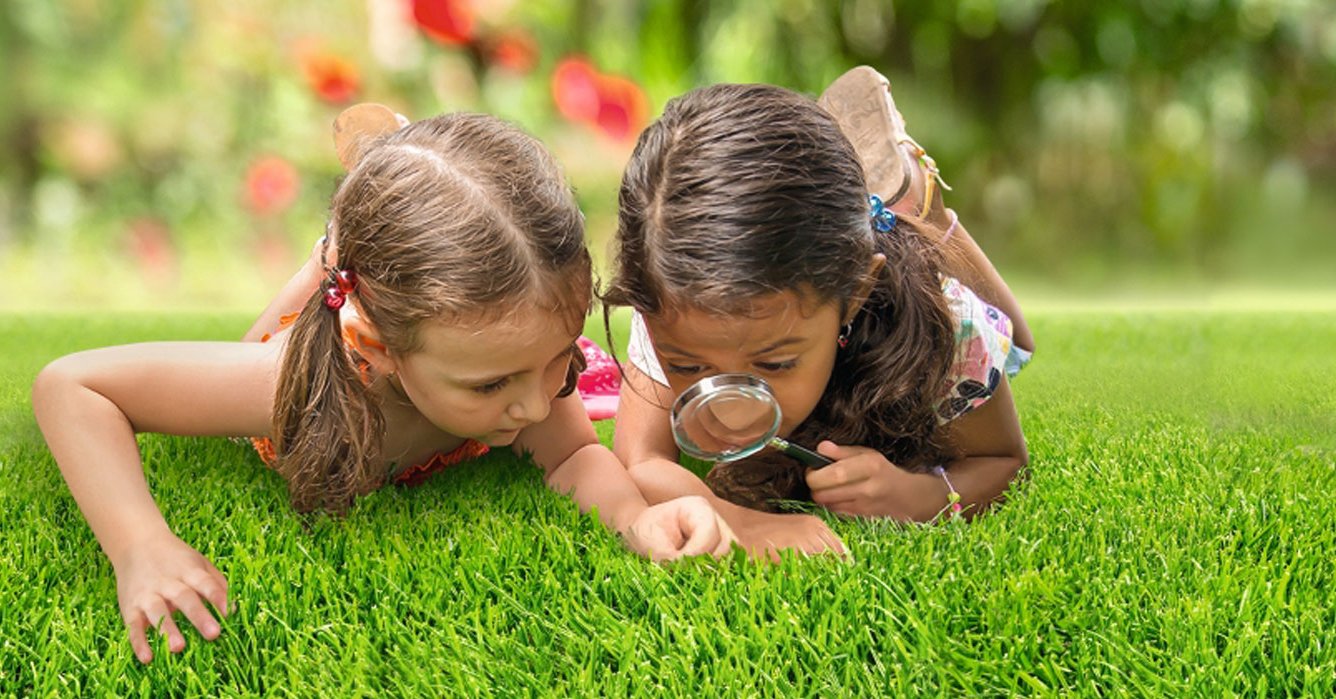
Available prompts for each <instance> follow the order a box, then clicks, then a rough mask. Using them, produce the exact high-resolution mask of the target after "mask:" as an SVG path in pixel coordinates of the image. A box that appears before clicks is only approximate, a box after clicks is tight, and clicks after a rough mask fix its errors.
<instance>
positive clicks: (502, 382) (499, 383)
mask: <svg viewBox="0 0 1336 699" xmlns="http://www.w3.org/2000/svg"><path fill="white" fill-rule="evenodd" d="M508 383H510V377H509V376H507V377H505V378H502V379H497V380H496V381H493V382H491V383H485V384H482V385H479V386H474V387H473V392H474V393H481V394H483V395H487V394H488V393H496V392H497V391H500V390H501V389H503V388H505V387H506V384H508Z"/></svg>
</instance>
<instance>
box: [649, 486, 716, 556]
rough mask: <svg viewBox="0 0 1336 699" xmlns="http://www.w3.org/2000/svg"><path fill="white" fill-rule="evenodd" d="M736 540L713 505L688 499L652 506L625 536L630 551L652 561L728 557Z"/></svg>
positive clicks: (696, 499)
mask: <svg viewBox="0 0 1336 699" xmlns="http://www.w3.org/2000/svg"><path fill="white" fill-rule="evenodd" d="M735 541H737V537H735V536H734V535H733V530H732V529H731V528H730V527H729V526H728V523H727V522H725V521H724V518H723V517H721V516H719V513H718V512H716V511H715V509H714V508H713V507H711V506H710V503H709V502H707V501H706V500H705V498H703V497H700V496H699V495H688V496H684V497H680V498H675V499H673V500H669V501H667V502H662V503H659V504H658V505H651V506H650V507H647V508H645V511H644V512H641V513H640V516H638V517H636V519H635V521H634V522H632V524H631V527H630V528H629V529H628V530H627V532H626V543H627V545H628V546H630V547H631V550H633V551H635V552H636V553H639V554H641V555H642V556H647V557H648V558H649V559H650V560H652V561H671V560H673V559H675V558H681V557H683V556H699V555H702V554H709V555H711V556H715V557H719V556H723V555H725V554H727V553H728V552H729V551H730V550H731V549H732V548H733V543H734V542H735Z"/></svg>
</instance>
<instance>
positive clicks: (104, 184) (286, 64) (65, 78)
mask: <svg viewBox="0 0 1336 699" xmlns="http://www.w3.org/2000/svg"><path fill="white" fill-rule="evenodd" d="M0 7H2V8H3V9H0V74H2V75H3V76H4V90H3V96H2V97H0V142H3V144H4V145H3V148H4V157H3V158H0V308H3V309H26V310H43V309H69V308H81V309H86V308H99V307H105V308H175V307H181V308H201V307H211V308H215V309H217V308H223V309H243V308H245V309H254V310H257V311H258V309H259V308H260V307H261V306H262V305H263V303H264V302H265V301H266V300H267V298H268V297H269V295H270V294H272V293H273V292H274V291H275V290H276V289H277V288H278V286H279V285H280V284H281V283H282V282H283V281H284V280H285V279H286V278H287V276H288V275H289V274H290V273H291V272H292V271H294V270H295V269H296V267H297V266H298V264H299V263H300V261H301V260H302V259H303V258H304V257H305V255H306V254H307V252H308V251H309V249H310V246H311V244H312V242H313V241H314V240H315V239H316V238H317V237H318V236H319V235H320V234H321V232H322V229H323V221H324V214H325V210H326V207H327V204H328V199H329V196H330V194H331V192H332V191H333V188H334V185H335V183H336V181H337V178H338V176H339V173H340V169H339V165H338V161H337V160H336V159H335V157H334V151H333V147H332V143H331V139H330V124H331V122H332V120H333V118H334V117H335V116H336V115H337V114H338V113H339V111H341V110H342V109H343V108H344V107H345V106H347V105H349V104H353V103H356V102H360V101H377V102H383V103H386V104H388V105H390V106H392V107H394V108H395V109H396V110H398V111H400V112H402V113H404V114H407V115H409V116H410V117H413V118H421V117H425V116H429V115H431V114H434V113H437V112H440V111H450V110H478V111H486V112H491V113H495V114H498V115H500V116H503V117H506V118H508V119H511V120H513V121H515V122H518V123H519V124H521V125H522V126H523V127H524V128H525V129H527V130H528V131H530V132H532V133H534V134H535V135H537V136H539V137H540V138H542V139H543V140H544V141H545V142H547V143H548V144H549V145H550V147H551V148H552V149H553V150H554V152H556V154H557V156H558V158H559V159H560V160H561V161H562V162H563V163H564V165H565V166H566V168H567V171H568V174H569V176H570V179H571V180H572V182H573V184H574V185H575V187H576V188H577V191H578V194H579V197H580V202H581V205H582V207H583V208H584V210H585V212H586V214H587V216H588V220H589V232H590V237H591V247H592V248H593V249H594V252H595V254H596V256H598V257H600V258H603V257H604V256H605V250H606V241H607V239H608V237H609V235H610V233H611V231H612V229H613V227H614V225H615V218H616V185H617V182H618V179H619V176H620V172H621V168H622V166H623V164H624V163H625V160H626V157H627V155H628V154H629V151H630V147H631V145H632V144H633V142H634V138H635V135H636V133H638V131H639V130H640V129H641V128H642V127H643V126H644V124H645V123H646V122H647V121H648V120H649V119H651V118H653V117H654V116H655V115H657V114H658V113H659V112H660V111H661V110H662V108H663V105H664V103H665V102H666V101H667V100H668V99H670V98H671V97H673V96H674V95H677V94H680V93H682V92H684V91H686V90H688V89H691V88H692V87H696V86H700V85H705V84H709V83H713V82H720V81H735V82H768V83H775V84H778V85H783V86H786V87H789V88H792V89H795V90H798V91H801V92H804V93H807V94H809V95H813V96H815V95H816V94H819V93H820V91H821V90H822V89H823V87H824V86H825V85H826V84H827V83H829V82H830V81H831V80H833V79H834V78H835V77H836V76H838V75H839V74H840V73H842V72H843V71H844V70H846V69H848V68H850V67H852V66H854V65H858V64H861V63H866V64H869V65H872V66H874V67H876V68H877V69H879V70H881V71H882V72H883V73H885V74H886V75H888V76H889V77H890V78H891V81H892V85H893V87H894V94H895V98H896V101H897V103H898V105H899V107H900V110H901V111H902V112H903V113H904V115H905V117H906V118H907V120H908V123H909V127H910V132H911V134H913V135H914V137H915V138H916V139H917V140H918V141H919V142H921V143H922V144H923V145H924V146H926V147H927V148H928V150H929V151H930V152H931V153H932V155H933V156H935V157H936V159H937V161H938V163H939V164H940V165H941V167H942V171H943V173H944V175H945V177H946V180H947V182H949V183H950V184H951V185H952V186H953V187H954V188H955V190H954V192H952V193H950V194H949V195H948V200H947V201H948V205H950V206H953V207H954V208H956V209H957V210H958V211H959V212H960V214H961V218H962V219H963V220H965V221H966V222H967V223H968V225H969V227H970V229H971V231H972V232H973V233H974V234H975V237H976V238H977V239H979V240H980V242H981V243H982V244H983V245H984V247H985V249H986V250H987V251H988V252H989V253H990V254H991V255H992V256H993V257H994V259H995V261H996V262H997V264H998V266H999V267H1000V268H1001V269H1002V270H1003V272H1004V274H1006V276H1007V277H1008V278H1009V279H1011V280H1014V282H1015V284H1016V286H1017V287H1018V288H1020V289H1021V290H1022V291H1024V290H1030V289H1032V290H1034V292H1033V293H1034V294H1036V295H1038V296H1044V295H1047V296H1048V297H1050V298H1052V297H1065V296H1067V295H1073V294H1074V295H1090V296H1101V295H1105V296H1110V295H1117V294H1128V293H1131V294H1133V295H1134V296H1135V295H1137V294H1141V295H1143V296H1145V297H1146V298H1153V297H1155V296H1156V295H1158V294H1165V293H1167V294H1179V295H1186V296H1188V297H1191V296H1192V295H1194V294H1200V293H1207V294H1210V293H1214V292H1213V291H1212V290H1217V289H1233V290H1236V291H1237V290H1244V291H1242V292H1238V293H1236V294H1235V297H1236V298H1244V297H1246V296H1247V294H1248V293H1249V292H1250V290H1255V289H1260V290H1272V291H1277V292H1279V293H1284V294H1291V295H1292V296H1293V297H1295V298H1302V296H1303V295H1304V294H1308V293H1318V294H1327V297H1328V298H1330V297H1331V296H1332V294H1331V290H1336V236H1334V235H1333V230H1336V225H1333V224H1336V188H1334V187H1333V186H1332V185H1333V183H1334V182H1336V3H1332V2H1329V1H1328V0H1322V1H1319V0H1129V1H1127V2H1045V1H1043V0H961V1H960V2H926V1H925V2H914V3H909V2H898V3H891V2H884V1H883V2H877V1H875V0H829V1H826V2H817V1H815V0H794V1H789V2H771V1H765V2H763V1H761V0H730V1H716V2H705V1H704V0H694V1H693V0H655V1H649V2H642V3H634V2H629V1H626V0H574V1H570V2H559V1H556V0H537V1H531V2H518V1H515V0H502V1H498V2H488V1H487V0H475V1H474V2H459V1H458V0H452V1H448V0H434V1H426V0H363V1H360V2H346V1H331V2H302V3H288V2H284V3H277V2H259V1H258V0H233V1H231V2H226V3H220V2H203V1H200V0H138V1H136V0H64V1H63V2H50V1H48V0H5V2H4V4H3V5H2V6H0ZM1318 290H1320V291H1318ZM1023 300H1024V298H1023Z"/></svg>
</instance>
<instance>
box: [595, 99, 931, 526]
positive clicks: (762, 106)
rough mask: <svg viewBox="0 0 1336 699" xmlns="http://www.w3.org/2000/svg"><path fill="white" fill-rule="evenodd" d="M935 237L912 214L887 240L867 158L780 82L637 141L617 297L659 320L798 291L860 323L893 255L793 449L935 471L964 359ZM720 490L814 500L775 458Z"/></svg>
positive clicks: (766, 499)
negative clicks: (943, 417) (846, 447)
mask: <svg viewBox="0 0 1336 699" xmlns="http://www.w3.org/2000/svg"><path fill="white" fill-rule="evenodd" d="M926 225H928V224H926V223H924V222H922V221H918V220H914V219H911V218H909V217H906V216H900V217H899V220H898V222H897V224H896V226H895V227H894V228H893V229H892V230H891V231H889V232H887V233H881V232H878V231H876V230H875V229H874V228H873V226H872V224H871V219H870V217H869V208H868V191H867V185H866V184H865V181H864V178H863V170H862V167H861V166H860V164H859V160H858V156H857V154H856V153H855V152H854V149H853V146H852V145H850V143H849V141H848V139H847V138H845V136H844V134H843V133H842V132H841V131H840V129H839V127H838V125H837V124H836V122H835V119H834V118H832V117H831V116H830V115H829V114H827V113H826V112H825V111H824V110H823V109H821V107H819V106H818V105H817V104H816V102H814V101H812V100H811V99H808V98H806V97H803V96H801V95H798V94H795V93H793V92H790V91H788V90H784V89H782V88H778V87H772V86H767V85H731V84H725V85H714V86H711V87H706V88H701V89H697V90H693V91H692V92H689V93H687V94H685V95H682V96H681V97H678V98H676V99H674V100H672V101H671V102H669V103H668V105H667V107H666V108H665V110H664V114H663V116H662V117H661V118H660V119H659V120H658V121H656V122H655V123H653V124H652V125H650V127H649V128H648V129H647V130H646V131H645V132H644V133H643V134H641V136H640V140H639V142H638V143H637V144H636V148H635V151H634V153H633V154H632V156H631V160H630V163H629V165H628V166H627V168H626V172H625V175H624V176H623V179H622V185H621V191H620V212H619V219H618V228H617V236H616V240H615V258H614V264H613V270H612V278H611V280H610V282H609V284H608V286H607V288H606V289H605V290H604V292H603V294H602V300H603V302H604V305H605V308H606V307H607V306H631V307H632V308H634V309H636V310H637V311H639V312H641V313H643V314H646V315H649V316H653V315H656V314H660V313H663V312H665V311H672V310H674V309H682V308H690V309H699V310H704V311H707V312H709V313H712V314H721V315H736V314H745V313H747V312H748V307H749V305H750V303H751V301H752V300H753V299H755V298H756V297H758V296H761V295H768V294H773V293H776V292H782V291H786V290H791V291H795V292H798V293H799V294H800V296H801V297H804V298H806V299H809V300H813V301H816V302H818V303H828V302H832V301H833V302H837V303H838V304H839V306H840V310H841V314H844V313H846V312H847V311H848V309H849V304H850V303H851V302H853V297H854V295H855V294H857V293H858V291H859V290H860V289H861V288H862V287H863V285H864V284H865V283H866V281H867V278H866V270H867V265H868V263H869V262H870V260H871V257H872V255H874V254H876V253H882V254H884V255H885V256H886V260H887V264H886V265H885V266H884V267H883V268H882V270H881V272H880V273H879V274H880V276H879V277H878V278H877V279H876V280H875V284H874V286H873V287H872V290H871V293H870V295H869V297H868V299H867V301H866V303H865V304H864V305H863V306H862V308H861V309H860V311H859V312H858V314H857V315H856V316H855V318H854V320H853V328H852V334H851V335H850V336H849V344H848V346H847V347H845V348H844V349H842V350H840V352H839V353H838V355H837V357H836V361H835V367H834V371H833V372H832V375H831V378H830V381H829V383H828V384H827V385H826V388H825V391H824V393H823V394H822V396H821V399H820V401H819V402H818V404H817V406H816V408H815V409H814V410H813V411H812V413H811V415H809V416H808V417H807V418H806V419H805V420H804V421H803V422H802V424H800V425H798V427H797V428H795V430H794V433H793V435H792V439H794V440H795V441H797V442H799V443H805V444H808V445H809V446H810V445H814V444H816V443H817V442H818V441H820V440H822V439H831V440H834V441H835V442H837V443H841V444H851V445H861V446H866V447H871V448H874V449H877V450H878V451H881V452H882V453H884V454H886V456H887V457H888V458H889V459H890V460H891V461H892V462H893V463H896V464H898V465H900V466H902V467H906V468H911V469H921V468H925V467H927V466H929V465H931V464H934V463H936V462H937V460H938V459H939V457H940V456H941V454H942V452H943V435H942V429H941V427H940V425H939V423H938V420H937V415H936V412H935V406H936V404H937V402H938V401H939V400H940V398H941V397H942V395H941V394H942V391H944V390H945V386H946V380H947V372H948V370H949V368H950V366H951V364H952V362H953V360H954V356H955V342H954V328H953V324H952V320H951V316H950V314H949V311H948V309H947V306H946V300H945V298H944V297H943V295H942V293H941V281H940V278H939V276H938V270H939V269H940V267H941V263H942V261H941V259H940V253H939V252H938V250H937V249H936V248H935V247H934V246H933V244H932V243H931V242H930V238H928V237H927V236H925V235H924V234H923V227H924V226H926ZM833 341H834V338H832V342H833ZM936 387H942V388H941V390H937V388H936ZM707 480H708V482H709V483H710V485H711V487H712V488H713V489H714V491H715V492H716V493H717V494H718V495H720V496H721V497H724V498H726V499H729V500H731V501H733V502H737V503H739V504H743V505H747V506H751V507H759V508H767V507H769V506H770V504H771V503H772V502H773V501H775V500H783V499H807V498H809V497H810V493H809V492H807V489H806V484H805V480H804V478H803V467H802V466H801V465H799V464H797V463H796V462H794V461H793V460H791V459H789V458H788V457H785V456H782V455H779V454H776V453H772V452H762V453H761V454H758V455H756V456H753V457H751V458H749V459H746V460H743V461H739V462H735V463H733V464H727V465H722V464H721V465H720V466H717V467H715V469H714V470H713V471H711V473H710V475H709V477H708V478H707Z"/></svg>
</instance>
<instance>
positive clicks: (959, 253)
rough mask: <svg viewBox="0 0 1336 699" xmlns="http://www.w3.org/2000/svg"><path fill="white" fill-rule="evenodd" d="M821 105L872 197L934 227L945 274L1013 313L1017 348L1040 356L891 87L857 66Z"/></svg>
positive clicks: (1012, 298)
mask: <svg viewBox="0 0 1336 699" xmlns="http://www.w3.org/2000/svg"><path fill="white" fill-rule="evenodd" d="M818 102H819V103H820V104H821V106H822V107H824V108H825V109H826V110H827V111H829V112H830V113H831V114H832V115H833V116H834V117H835V120H836V121H837V122H838V123H839V125H840V130H842V131H843V132H844V134H845V136H846V137H847V138H848V139H849V141H850V142H851V143H853V146H854V150H855V151H856V152H857V153H858V158H859V160H860V161H861V162H862V164H863V172H864V175H865V176H866V178H867V183H868V190H869V193H872V194H877V195H879V196H881V197H882V199H883V200H884V201H886V202H888V203H889V204H890V206H891V209H892V210H894V211H896V212H897V213H903V214H909V215H912V216H916V217H918V218H921V219H924V220H926V221H927V222H928V223H930V224H932V225H930V226H928V227H927V228H928V231H927V234H928V235H929V236H932V237H933V238H934V239H935V240H936V242H937V244H938V245H941V246H943V250H942V251H943V253H944V257H945V259H946V269H945V270H943V271H944V272H945V273H947V274H949V275H951V276H954V277H956V278H957V279H959V280H960V281H961V282H962V283H964V284H965V285H966V286H968V287H969V288H970V289H971V290H973V291H974V293H976V294H978V295H979V297H980V298H982V299H983V300H985V301H987V302H988V303H990V304H992V305H994V306H996V307H997V308H998V309H999V310H1001V311H1002V312H1003V313H1006V314H1007V316H1008V317H1010V318H1011V321H1012V323H1013V326H1014V335H1013V338H1012V339H1013V340H1014V341H1015V343H1016V345H1017V346H1018V347H1020V348H1022V349H1025V350H1028V351H1031V352H1033V351H1034V337H1033V336H1032V335H1031V333H1030V328H1029V326H1028V325H1027V324H1026V322H1025V316H1024V315H1022V313H1021V307H1020V303H1019V302H1017V301H1016V297H1015V295H1014V294H1012V293H1011V289H1010V288H1008V287H1007V283H1006V282H1005V281H1004V280H1003V279H1002V275H1001V274H999V273H998V271H997V268H995V267H994V266H993V263H992V262H991V261H989V259H988V256H987V255H985V254H984V252H983V250H982V249H981V248H980V247H979V245H978V244H977V243H975V242H974V238H972V237H971V236H970V234H969V231H967V230H965V226H964V225H963V224H962V223H961V222H960V220H959V219H958V218H957V217H956V214H955V212H954V211H952V210H950V209H947V208H946V206H945V205H944V203H943V201H942V190H943V189H947V187H946V183H945V182H943V181H942V178H941V175H940V173H939V172H938V171H937V163H936V162H935V161H933V159H932V157H931V156H929V155H928V154H927V152H926V151H925V150H924V149H923V147H922V146H920V145H919V144H918V142H917V141H915V140H914V139H913V138H912V137H910V135H909V132H908V131H906V130H905V119H904V117H903V116H901V114H900V111H899V110H898V109H896V107H895V100H894V99H893V98H892V97H891V82H890V81H889V80H887V79H886V77H885V76H883V75H882V74H881V73H878V72H877V71H875V70H873V69H872V68H870V67H868V66H858V67H857V68H854V69H852V70H850V71H848V72H847V73H845V74H844V75H841V76H840V77H839V78H837V79H836V80H835V82H833V83H831V84H830V86H829V87H827V88H826V91H825V92H823V93H821V97H820V99H819V100H818Z"/></svg>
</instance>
